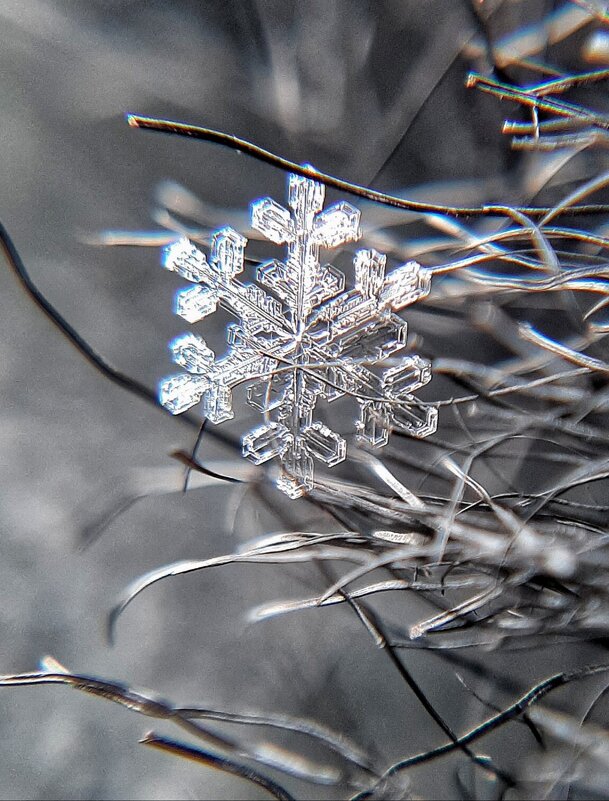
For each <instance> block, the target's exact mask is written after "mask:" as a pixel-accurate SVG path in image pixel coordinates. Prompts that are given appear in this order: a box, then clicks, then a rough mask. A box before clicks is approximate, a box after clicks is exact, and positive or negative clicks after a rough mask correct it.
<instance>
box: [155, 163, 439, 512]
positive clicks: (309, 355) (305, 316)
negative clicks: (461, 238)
mask: <svg viewBox="0 0 609 801" xmlns="http://www.w3.org/2000/svg"><path fill="white" fill-rule="evenodd" d="M324 195H325V188H324V186H323V185H322V184H320V183H317V182H316V181H313V180H310V179H308V178H303V177H300V176H297V175H290V176H289V183H288V205H289V210H288V209H286V208H283V207H282V206H280V205H279V204H278V203H276V202H275V201H274V200H272V199H271V198H262V199H261V200H257V201H256V202H254V203H253V204H252V207H251V212H252V226H253V227H254V228H255V229H256V230H257V231H259V232H260V233H261V234H263V236H264V237H265V238H266V239H268V240H270V241H271V242H274V243H275V244H277V245H286V247H287V256H286V257H285V260H284V261H277V260H272V261H269V262H266V263H264V264H262V265H260V266H259V267H258V269H257V275H256V279H257V284H258V285H256V284H252V283H243V282H241V281H240V280H239V279H238V276H239V274H240V273H241V272H242V271H243V267H244V250H245V246H246V244H247V239H246V238H245V237H243V236H241V235H240V234H239V233H237V231H235V230H233V229H232V228H223V229H221V230H220V231H217V232H216V233H215V234H214V235H213V237H212V240H211V253H210V258H209V260H208V259H207V258H206V257H205V255H204V254H203V253H202V252H201V251H200V250H199V249H198V248H196V247H195V246H194V245H193V244H192V243H191V242H190V241H189V240H188V239H182V240H180V241H178V242H176V243H174V244H172V245H170V246H169V247H167V248H166V249H165V251H164V257H163V264H164V266H165V267H166V268H167V269H168V270H172V271H174V272H176V273H178V274H179V275H181V276H182V277H183V278H186V279H187V280H188V281H190V282H191V283H192V284H194V286H191V287H188V288H186V289H182V290H180V291H179V292H178V293H177V296H176V313H177V314H179V315H180V316H181V317H183V318H184V319H185V320H186V321H188V322H189V323H196V322H198V321H199V320H202V319H203V318H204V317H206V316H208V315H209V314H212V313H213V312H214V311H215V310H216V308H217V306H218V304H220V306H222V307H223V308H224V309H226V310H228V311H229V312H230V313H231V314H233V315H234V316H235V318H236V319H237V320H238V322H237V323H234V324H231V325H229V326H228V336H227V340H228V345H229V349H228V352H227V353H226V355H224V356H222V357H221V358H218V359H216V358H215V356H214V353H213V351H212V350H211V349H210V348H209V347H208V346H207V344H206V343H205V341H204V340H203V339H201V337H199V336H197V335H196V334H193V333H188V334H184V335H182V336H180V337H178V338H177V339H175V340H174V341H173V342H172V343H171V344H170V348H171V351H172V353H173V359H174V361H175V362H176V363H177V364H179V365H180V366H181V367H182V368H184V370H185V371H186V372H182V373H179V374H178V375H174V376H171V377H169V378H167V379H165V380H164V381H163V382H162V383H161V386H160V401H161V403H162V404H163V406H165V408H167V409H168V410H169V411H170V412H172V413H173V414H180V413H181V412H184V411H186V410H187V409H189V408H190V407H192V406H194V405H195V404H197V403H201V406H202V412H203V415H204V416H205V417H206V418H207V419H208V420H210V421H211V422H213V423H222V422H223V421H225V420H228V419H230V418H231V417H233V411H232V406H231V396H232V390H233V388H234V387H235V386H237V385H238V384H243V383H245V384H247V385H248V386H247V401H248V403H249V404H250V405H251V406H253V407H254V408H255V409H257V410H258V411H259V412H261V413H262V414H263V415H264V424H263V425H260V426H259V427H257V428H255V429H254V430H253V431H250V432H249V433H248V434H246V435H245V436H244V438H243V454H244V456H247V457H248V458H249V459H251V460H252V461H253V462H255V463H256V464H262V463H263V462H266V461H267V460H269V459H272V458H274V457H277V458H278V459H279V460H280V462H281V474H280V477H279V478H278V480H277V485H278V487H279V488H280V489H281V490H282V491H283V492H285V493H286V494H287V495H289V496H290V497H291V498H297V497H299V496H301V495H302V494H304V493H305V492H306V491H307V490H309V489H311V488H312V486H313V459H318V460H320V461H322V462H324V463H325V464H326V465H327V466H328V467H332V466H334V465H336V464H338V463H339V462H342V461H343V460H344V459H345V457H346V442H345V440H344V439H343V438H342V437H341V436H339V434H337V433H335V432H333V431H331V430H330V429H329V428H328V427H327V426H326V425H325V424H324V423H322V422H320V421H319V420H314V419H313V414H314V411H315V407H316V405H317V401H318V399H319V398H324V399H325V400H326V401H329V402H332V401H335V400H336V399H337V398H340V397H342V396H345V395H346V396H351V397H354V398H355V399H356V400H357V402H358V404H359V420H358V421H357V423H356V431H357V437H358V438H359V439H360V440H362V441H365V442H367V443H368V444H369V445H371V446H373V447H381V446H383V445H385V444H386V443H387V440H388V436H389V432H390V430H391V429H392V428H395V429H399V430H402V431H405V432H407V433H408V434H411V435H413V436H415V437H425V436H427V435H429V434H431V433H433V432H434V431H435V429H436V424H437V410H436V409H435V408H434V407H430V406H426V405H424V404H422V403H420V402H418V401H417V400H416V399H415V398H414V396H413V394H412V393H413V392H415V391H416V390H417V389H419V388H420V387H422V386H423V385H424V384H426V383H427V382H428V381H429V380H430V379H431V368H430V364H429V362H427V361H426V360H424V359H422V358H420V357H419V356H416V355H408V356H402V357H399V358H397V359H396V358H392V359H391V362H390V364H391V366H389V367H387V366H386V364H385V367H384V369H380V368H383V362H385V360H387V358H388V357H390V356H393V354H395V353H397V352H399V351H401V350H403V348H404V347H405V343H406V323H405V322H404V321H403V320H402V319H401V318H400V317H399V316H398V315H396V314H395V312H396V311H399V310H400V309H402V308H404V307H405V306H408V305H409V304H411V303H414V302H415V301H417V300H419V298H422V297H424V296H425V295H427V294H428V292H429V289H430V280H431V279H430V272H429V271H428V270H425V269H423V268H422V267H421V266H420V265H419V264H417V263H416V262H414V261H410V262H408V263H407V264H403V265H401V266H399V267H397V268H396V269H394V270H393V271H392V272H389V273H388V274H387V273H386V270H385V263H386V257H385V256H383V255H381V254H380V253H377V252H376V251H375V250H358V251H357V252H356V253H355V256H354V259H353V262H354V267H355V282H354V286H353V288H352V289H345V277H344V275H343V274H342V273H341V272H339V271H338V270H337V269H336V268H335V267H333V266H332V265H330V264H323V263H322V262H321V261H320V249H321V248H336V247H337V246H339V245H343V244H345V243H347V242H354V241H357V240H358V239H359V238H360V236H361V232H360V229H359V219H360V212H359V211H358V209H356V208H354V207H353V206H351V205H350V204H349V203H346V202H344V201H341V202H339V203H336V204H334V205H333V206H330V207H329V208H327V209H326V210H325V211H322V208H323V202H324ZM375 368H376V371H375Z"/></svg>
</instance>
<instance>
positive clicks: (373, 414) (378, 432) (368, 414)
mask: <svg viewBox="0 0 609 801" xmlns="http://www.w3.org/2000/svg"><path fill="white" fill-rule="evenodd" d="M389 425H390V412H389V409H388V408H387V404H385V403H377V402H376V401H366V402H365V403H362V404H360V418H359V420H358V421H357V423H356V424H355V426H356V429H357V435H358V437H359V438H360V439H363V440H365V441H366V442H367V443H368V444H369V445H371V446H372V447H373V448H382V447H383V445H386V444H387V442H388V441H389Z"/></svg>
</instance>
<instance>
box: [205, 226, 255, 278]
mask: <svg viewBox="0 0 609 801" xmlns="http://www.w3.org/2000/svg"><path fill="white" fill-rule="evenodd" d="M246 242H247V239H246V238H245V237H244V236H241V234H239V233H237V231H235V230H234V229H233V228H228V227H227V228H222V229H221V230H220V231H217V232H216V233H215V234H214V235H213V236H212V238H211V261H212V264H213V265H214V267H215V268H216V269H217V270H219V271H220V272H221V273H222V275H223V276H224V277H225V278H226V279H231V278H233V277H234V276H235V275H237V273H240V272H242V270H243V258H244V251H245V244H246Z"/></svg>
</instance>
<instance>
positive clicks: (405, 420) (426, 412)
mask: <svg viewBox="0 0 609 801" xmlns="http://www.w3.org/2000/svg"><path fill="white" fill-rule="evenodd" d="M413 400H414V398H413ZM437 427H438V410H437V409H436V407H435V406H418V405H416V404H413V405H412V406H402V407H399V408H398V409H397V410H396V411H395V412H394V414H393V428H396V429H398V430H399V431H404V432H405V433H406V434H410V436H411V437H417V438H418V439H423V438H424V437H428V436H429V435H430V434H433V433H434V431H435V430H436V428H437Z"/></svg>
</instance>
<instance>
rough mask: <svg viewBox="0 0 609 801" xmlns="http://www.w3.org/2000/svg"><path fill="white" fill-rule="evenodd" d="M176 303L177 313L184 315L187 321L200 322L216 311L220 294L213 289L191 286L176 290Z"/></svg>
mask: <svg viewBox="0 0 609 801" xmlns="http://www.w3.org/2000/svg"><path fill="white" fill-rule="evenodd" d="M175 303H176V305H175V310H176V314H178V315H179V316H180V317H183V318H184V319H185V320H186V322H187V323H198V322H199V320H202V319H203V318H204V317H207V315H208V314H212V312H215V311H216V306H217V305H218V296H217V294H216V292H215V291H214V290H213V289H204V288H203V287H202V286H191V287H189V288H188V289H180V291H179V292H176V301H175Z"/></svg>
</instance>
